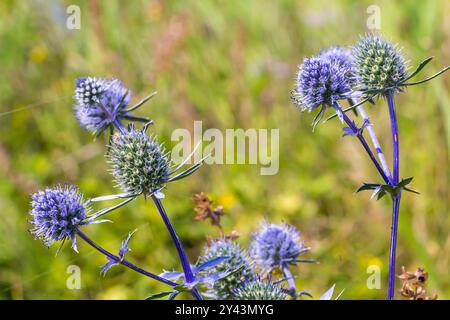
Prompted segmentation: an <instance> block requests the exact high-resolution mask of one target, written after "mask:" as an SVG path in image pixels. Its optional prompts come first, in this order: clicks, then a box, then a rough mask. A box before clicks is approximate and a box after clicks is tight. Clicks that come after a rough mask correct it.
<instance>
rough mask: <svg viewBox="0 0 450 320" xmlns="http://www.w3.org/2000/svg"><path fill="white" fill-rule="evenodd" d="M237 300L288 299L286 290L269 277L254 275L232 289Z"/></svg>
mask: <svg viewBox="0 0 450 320" xmlns="http://www.w3.org/2000/svg"><path fill="white" fill-rule="evenodd" d="M234 292H235V295H236V298H237V300H288V299H289V295H288V294H287V292H286V290H285V289H284V288H283V287H282V286H280V285H279V284H276V283H274V282H272V281H271V280H270V279H260V278H259V277H256V278H255V279H252V280H250V281H246V282H244V283H243V284H241V285H239V286H237V287H236V288H235V289H234Z"/></svg>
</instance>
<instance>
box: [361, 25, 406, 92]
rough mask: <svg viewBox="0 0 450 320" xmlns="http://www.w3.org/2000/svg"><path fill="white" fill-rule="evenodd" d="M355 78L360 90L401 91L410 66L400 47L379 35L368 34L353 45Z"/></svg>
mask: <svg viewBox="0 0 450 320" xmlns="http://www.w3.org/2000/svg"><path fill="white" fill-rule="evenodd" d="M353 55H354V57H355V78H356V79H355V80H356V82H357V84H358V86H359V88H358V89H359V90H360V91H365V90H387V91H401V86H399V85H400V84H401V83H402V82H403V81H405V80H406V78H407V77H408V76H407V71H408V68H407V66H406V62H405V59H404V58H403V56H402V54H401V51H400V49H399V48H398V47H397V45H394V44H392V43H391V42H390V41H387V40H384V39H383V38H381V37H379V36H377V35H372V34H371V35H368V36H366V37H362V38H361V40H360V41H359V42H358V43H357V44H356V45H355V46H354V47H353Z"/></svg>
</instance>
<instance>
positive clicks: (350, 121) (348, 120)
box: [333, 102, 390, 184]
mask: <svg viewBox="0 0 450 320" xmlns="http://www.w3.org/2000/svg"><path fill="white" fill-rule="evenodd" d="M333 107H334V108H335V109H336V112H337V113H338V114H341V115H342V117H343V119H344V121H345V123H347V125H348V126H349V127H350V128H351V129H352V130H353V131H354V132H358V133H357V134H356V137H357V138H358V140H359V141H360V142H361V144H362V146H363V147H364V149H365V150H366V152H367V154H368V155H369V157H370V159H371V160H372V162H373V164H374V165H375V167H376V168H377V170H378V172H379V173H380V175H381V177H382V178H383V180H384V182H385V183H386V184H390V181H389V179H388V177H387V176H386V174H385V173H384V171H383V169H382V168H381V166H380V164H379V163H378V161H377V159H376V158H375V155H374V154H373V152H372V150H371V149H370V147H369V145H368V144H367V141H366V139H365V138H364V136H363V135H362V132H361V130H359V128H358V127H357V126H356V125H355V124H354V122H353V121H352V120H350V118H349V117H348V116H347V115H346V114H345V112H343V111H342V109H341V107H340V106H339V104H338V103H337V102H335V103H334V104H333Z"/></svg>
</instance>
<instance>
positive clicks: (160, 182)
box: [92, 124, 205, 201]
mask: <svg viewBox="0 0 450 320" xmlns="http://www.w3.org/2000/svg"><path fill="white" fill-rule="evenodd" d="M147 128H148V125H145V126H144V127H143V128H142V129H135V127H134V125H133V124H130V125H129V126H128V129H127V130H126V131H125V132H117V133H115V134H114V135H113V136H112V139H111V143H110V146H109V153H108V154H107V159H108V163H109V165H110V168H111V169H110V172H111V173H112V175H113V176H114V178H115V180H116V182H117V185H118V186H119V187H120V188H121V189H122V190H123V191H124V193H122V194H118V195H111V196H103V197H98V198H95V199H92V201H102V200H111V199H116V198H134V197H136V196H138V195H140V194H144V195H145V196H152V195H154V196H155V197H157V198H163V197H164V194H163V193H162V191H161V189H163V188H164V187H165V185H166V184H167V183H169V182H172V181H176V180H181V179H183V178H186V177H188V176H189V175H191V174H192V173H194V172H195V171H196V170H198V169H199V168H200V166H201V165H202V164H203V161H204V160H205V158H203V159H201V160H200V161H198V162H196V163H195V164H193V165H192V166H190V167H188V168H187V169H185V170H181V169H182V168H183V166H184V165H185V164H186V162H187V161H188V160H189V158H190V157H191V156H192V154H193V153H194V152H195V150H194V151H193V152H192V154H191V155H189V156H188V157H187V158H186V159H185V160H184V161H183V162H182V163H180V164H179V165H178V166H176V167H173V166H172V165H171V159H170V153H169V152H167V151H166V149H165V147H164V145H163V144H161V143H159V142H158V140H157V138H156V136H148V135H147V134H146V130H147ZM180 170H181V171H180ZM179 171H180V172H179Z"/></svg>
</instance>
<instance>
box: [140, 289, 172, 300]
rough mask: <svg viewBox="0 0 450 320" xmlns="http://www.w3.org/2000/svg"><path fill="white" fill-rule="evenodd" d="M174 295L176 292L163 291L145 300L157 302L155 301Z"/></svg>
mask: <svg viewBox="0 0 450 320" xmlns="http://www.w3.org/2000/svg"><path fill="white" fill-rule="evenodd" d="M173 293H174V291H163V292H159V293H154V294H152V295H150V296H148V297H147V298H145V300H155V299H159V298H164V297H167V296H168V295H171V294H173Z"/></svg>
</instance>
